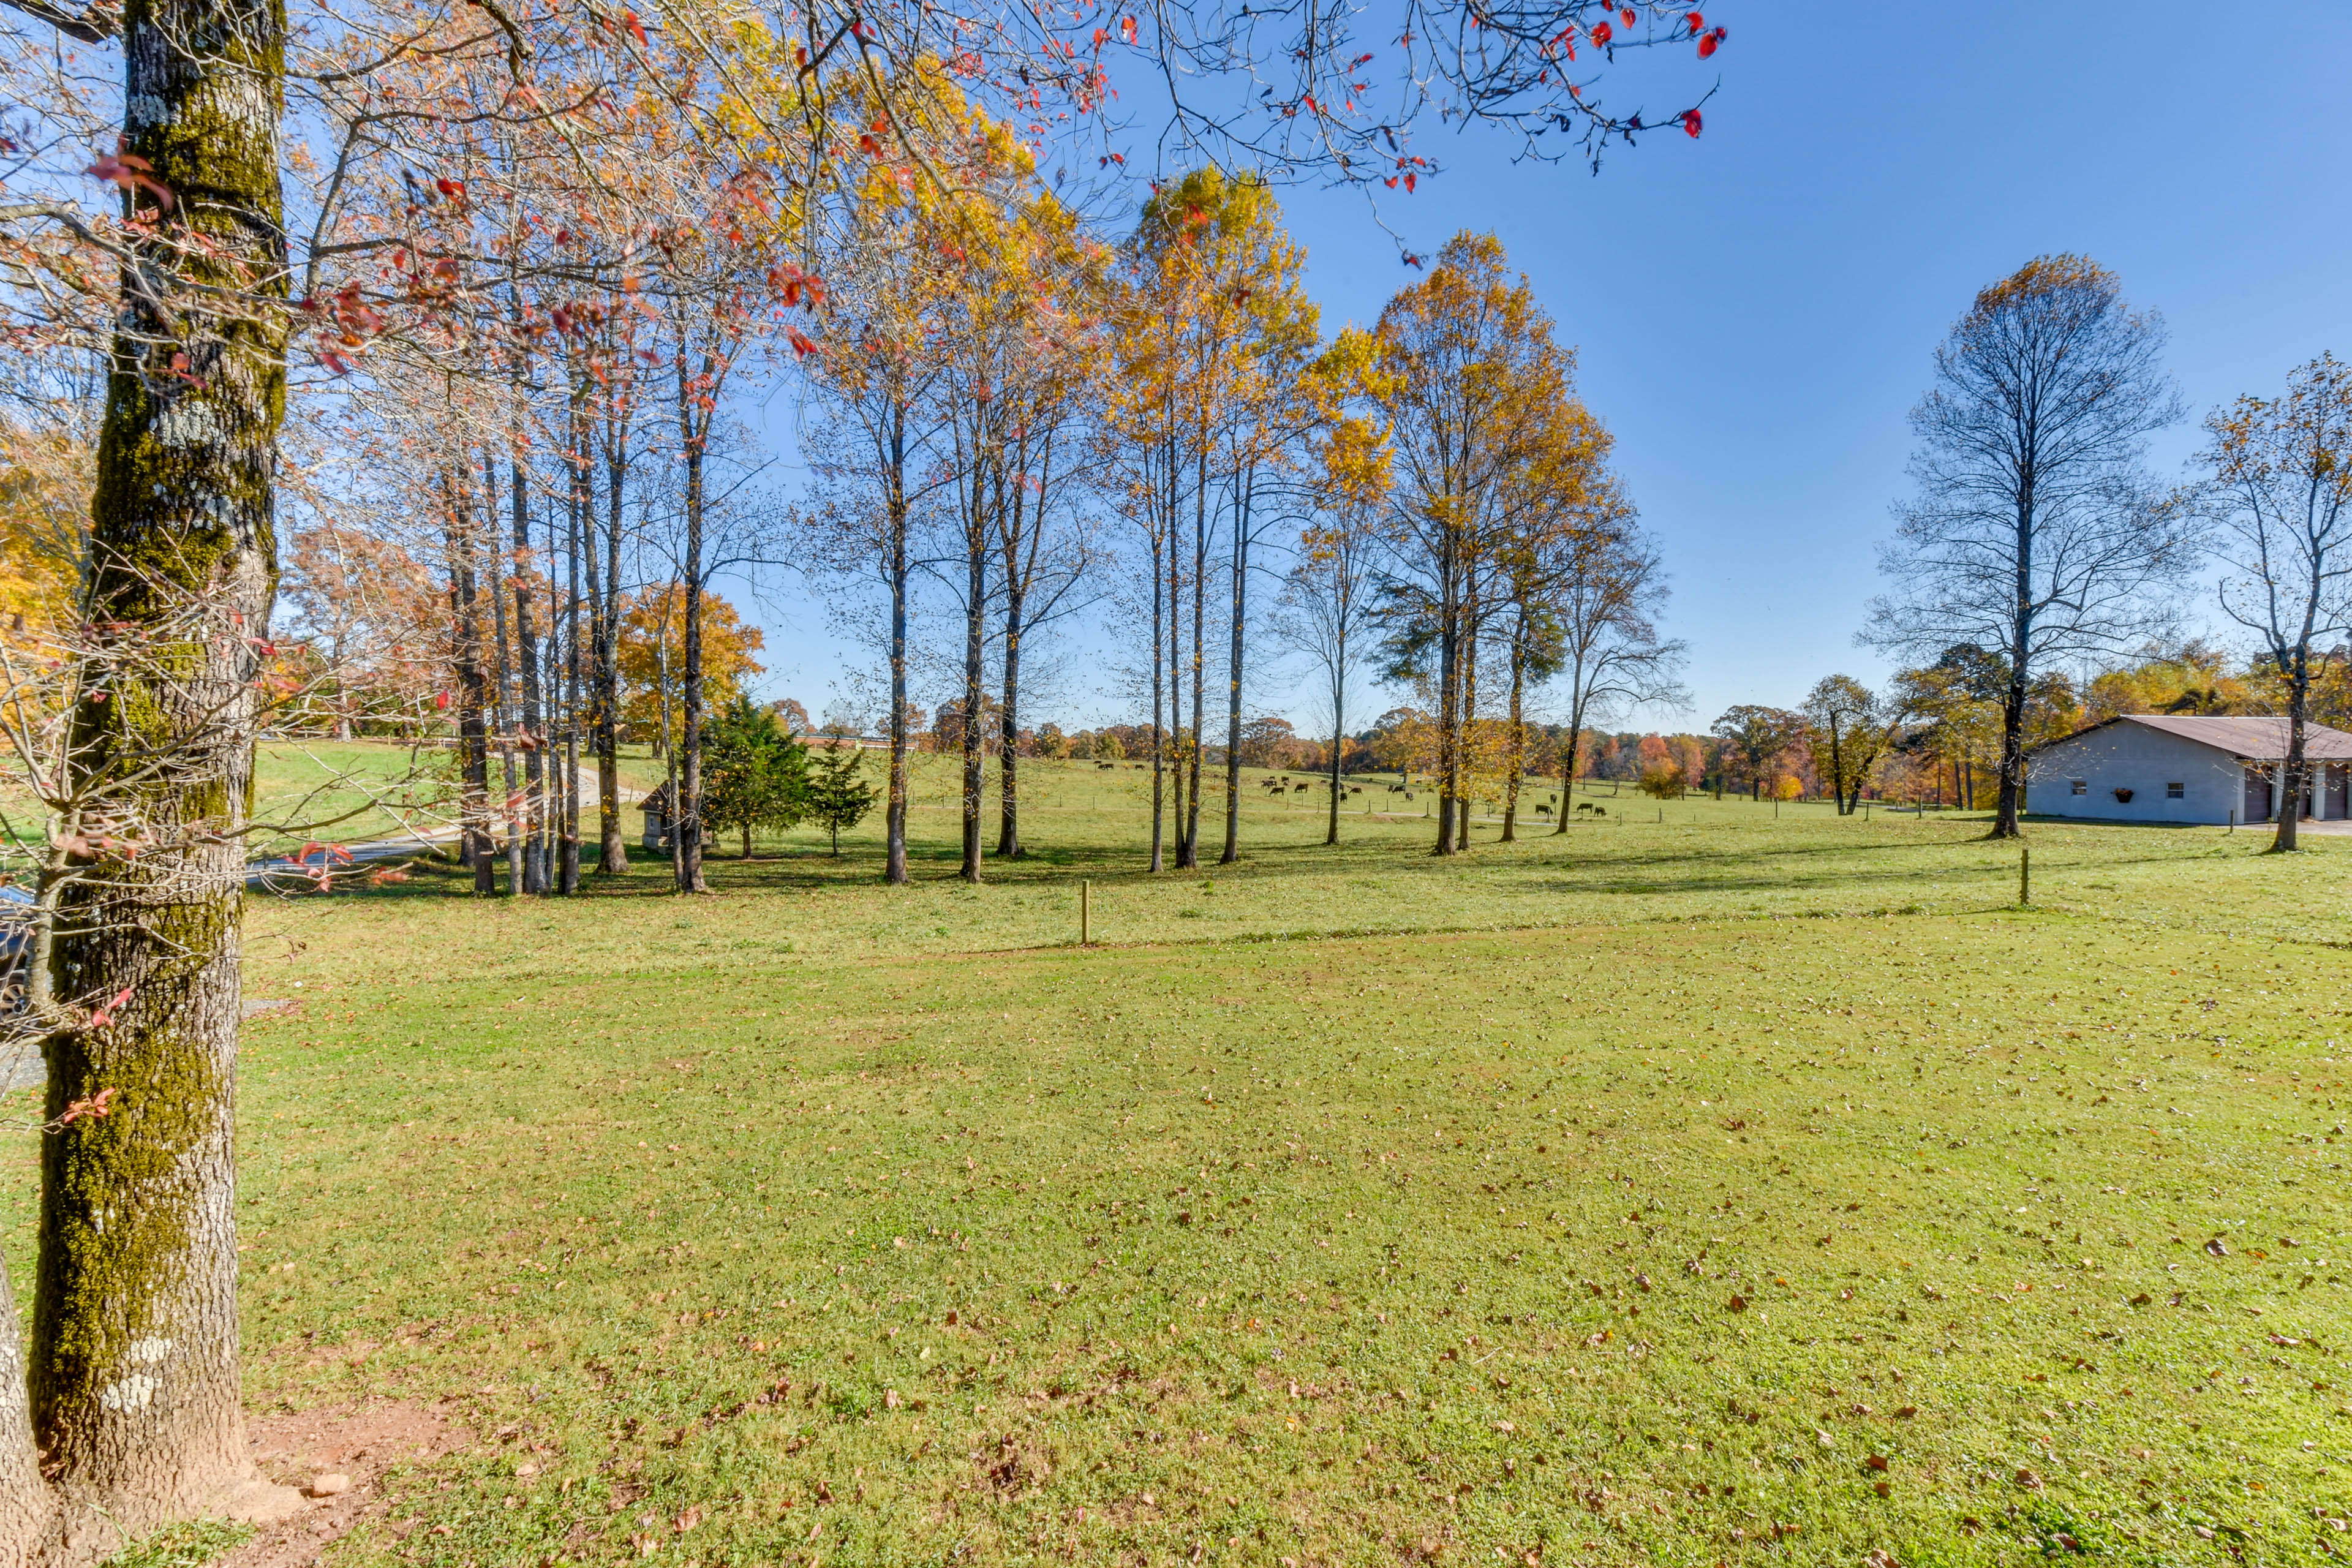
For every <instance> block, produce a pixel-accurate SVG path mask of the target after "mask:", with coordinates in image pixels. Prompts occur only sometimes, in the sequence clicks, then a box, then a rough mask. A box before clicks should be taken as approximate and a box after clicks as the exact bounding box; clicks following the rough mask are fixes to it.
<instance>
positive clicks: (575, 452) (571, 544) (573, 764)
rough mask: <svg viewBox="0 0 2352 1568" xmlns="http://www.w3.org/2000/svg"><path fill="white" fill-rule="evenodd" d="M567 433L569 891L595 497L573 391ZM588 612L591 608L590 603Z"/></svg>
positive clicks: (576, 882) (563, 882)
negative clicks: (586, 557)
mask: <svg viewBox="0 0 2352 1568" xmlns="http://www.w3.org/2000/svg"><path fill="white" fill-rule="evenodd" d="M567 434H568V436H569V441H568V446H569V448H570V450H569V461H570V463H571V476H572V494H571V497H570V504H569V505H568V506H566V507H565V508H564V512H563V623H562V644H563V664H562V669H563V689H562V705H563V769H562V786H561V794H562V801H563V816H562V857H561V859H560V860H559V862H558V865H557V868H556V884H557V889H558V890H559V891H561V892H562V893H563V894H564V895H565V896H566V897H570V896H571V895H572V894H575V893H577V892H579V890H580V711H581V700H582V699H583V696H584V695H585V689H584V688H585V680H586V673H587V672H586V670H585V668H583V663H582V656H581V650H580V612H581V608H582V590H583V584H582V582H581V564H582V550H583V545H590V546H593V543H594V540H593V536H592V535H591V534H590V531H589V530H590V525H591V524H592V523H593V521H595V497H594V496H593V494H592V493H591V492H590V490H589V487H588V424H587V416H586V404H585V402H584V400H583V398H582V397H580V396H577V395H575V399H574V403H573V408H572V422H571V427H570V429H569V431H568V432H567ZM590 613H591V614H593V613H594V611H593V607H592V608H591V610H590Z"/></svg>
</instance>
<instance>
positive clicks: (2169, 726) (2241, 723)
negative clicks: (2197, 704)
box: [2034, 713, 2352, 763]
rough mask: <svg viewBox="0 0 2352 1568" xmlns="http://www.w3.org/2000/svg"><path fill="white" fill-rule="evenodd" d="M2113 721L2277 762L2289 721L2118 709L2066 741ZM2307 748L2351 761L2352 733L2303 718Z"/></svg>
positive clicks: (2311, 754)
mask: <svg viewBox="0 0 2352 1568" xmlns="http://www.w3.org/2000/svg"><path fill="white" fill-rule="evenodd" d="M2109 724H2139V725H2143V726H2145V727H2146V728H2147V729H2150V730H2160V731H2164V732H2165V733H2166V734H2168V735H2178V736H2179V737H2180V738H2181V739H2182V740H2184V741H2194V742H2197V743H2198V744H2199V745H2200V746H2210V747H2212V748H2213V749H2214V750H2215V751H2218V752H2229V753H2230V754H2231V756H2233V757H2236V758H2237V759H2238V760H2239V761H2241V762H2247V763H2276V762H2284V760H2285V758H2286V745H2287V731H2288V729H2289V725H2288V722H2287V721H2286V720H2284V719H2283V718H2276V717H2270V716H2263V715H2250V716H2245V717H2231V718H2214V719H2208V718H2199V717H2195V716H2192V715H2189V714H2185V713H2119V714H2117V715H2116V717H2114V718H2112V719H2109V720H2106V721H2103V722H2101V723H2097V724H2094V725H2092V726H2091V727H2090V729H2088V730H2078V731H2075V732H2074V734H2072V735H2069V736H2067V737H2066V738H2065V739H2066V741H2072V740H2075V739H2078V738H2079V737H2081V736H2084V735H2088V734H2090V733H2092V732H2093V731H2098V730H2104V729H2105V728H2106V727H2107V725H2109ZM2064 743H2065V741H2053V742H2050V743H2049V745H2043V746H2037V747H2035V748H2034V750H2036V751H2048V750H2049V749H2050V746H2056V745H2063V744H2064ZM2303 753H2304V755H2305V757H2307V758H2309V759H2310V760H2312V761H2313V762H2326V763H2341V762H2352V734H2347V733H2346V732H2345V731H2342V730H2334V729H2330V728H2329V727H2328V726H2326V725H2325V724H2312V723H2305V725H2304V727H2303Z"/></svg>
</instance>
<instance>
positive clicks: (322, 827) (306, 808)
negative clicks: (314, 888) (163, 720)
mask: <svg viewBox="0 0 2352 1568" xmlns="http://www.w3.org/2000/svg"><path fill="white" fill-rule="evenodd" d="M645 752H646V748H644V747H642V746H630V747H625V748H623V752H622V758H621V782H622V785H623V787H624V788H625V789H639V790H641V789H650V788H652V787H653V786H654V785H655V784H659V783H660V782H661V779H662V769H661V765H660V764H659V763H655V762H653V761H651V760H650V759H649V758H647V757H646V754H645ZM450 755H451V754H450V753H449V752H446V751H442V750H438V749H436V748H434V747H430V746H410V745H405V744H403V743H401V742H392V741H366V740H361V741H319V740H299V741H296V740H280V741H269V742H264V743H263V744H262V745H261V746H260V748H259V749H258V751H257V754H256V757H255V764H254V766H255V775H256V777H255V785H254V792H253V793H254V801H253V813H254V819H255V821H256V823H257V824H258V825H259V831H258V832H257V834H256V835H255V843H254V848H255V853H256V854H269V853H273V852H278V851H282V850H284V849H286V848H288V847H291V846H294V845H298V844H300V843H301V842H303V841H304V840H305V839H310V838H318V839H323V840H327V841H330V842H338V843H356V842H361V841H363V840H367V839H374V838H391V837H398V836H400V835H401V834H403V833H404V832H423V833H431V832H432V831H434V830H435V829H437V828H443V827H446V826H450V825H451V824H453V823H454V822H455V821H456V820H457V788H456V784H455V781H454V779H453V778H452V777H451V776H450V774H449V773H448V768H449V765H450ZM518 765H520V764H518ZM491 767H492V770H493V773H494V774H495V773H498V770H499V767H500V763H499V760H497V759H493V760H492V763H491ZM582 772H583V784H582V787H583V789H584V790H587V791H589V792H591V794H590V795H589V805H590V808H591V809H592V810H593V802H594V796H593V790H594V788H595V763H594V762H593V759H590V758H584V757H583V759H582ZM497 787H499V788H500V790H501V792H502V790H503V785H502V784H501V785H499V786H497ZM628 821H629V826H630V827H631V829H632V831H634V830H635V827H636V826H637V822H636V818H635V814H634V813H632V814H630V816H629V818H628Z"/></svg>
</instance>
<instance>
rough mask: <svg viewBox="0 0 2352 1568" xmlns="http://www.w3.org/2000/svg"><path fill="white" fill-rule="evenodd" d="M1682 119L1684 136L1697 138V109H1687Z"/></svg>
mask: <svg viewBox="0 0 2352 1568" xmlns="http://www.w3.org/2000/svg"><path fill="white" fill-rule="evenodd" d="M1682 118H1683V134H1684V135H1685V136H1696V135H1697V134H1698V132H1699V118H1698V110H1696V109H1685V110H1683V117H1682Z"/></svg>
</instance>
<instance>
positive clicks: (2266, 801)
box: [2238, 768, 2271, 822]
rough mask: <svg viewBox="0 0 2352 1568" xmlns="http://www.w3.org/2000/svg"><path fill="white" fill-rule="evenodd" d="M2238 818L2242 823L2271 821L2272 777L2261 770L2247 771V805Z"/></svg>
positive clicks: (2250, 769)
mask: <svg viewBox="0 0 2352 1568" xmlns="http://www.w3.org/2000/svg"><path fill="white" fill-rule="evenodd" d="M2238 816H2239V820H2240V821H2242V822H2268V821H2269V820H2270V819H2271V775H2270V774H2268V773H2264V772H2263V770H2262V769H2260V768H2248V769H2247V770H2246V805H2245V809H2244V810H2243V811H2241V812H2240V813H2239V814H2238Z"/></svg>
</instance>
